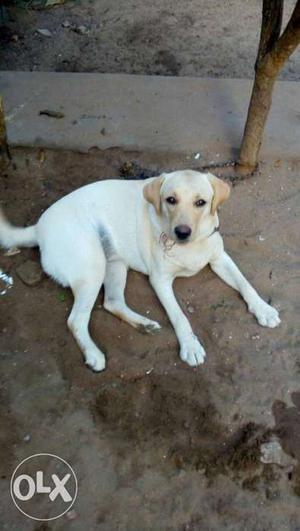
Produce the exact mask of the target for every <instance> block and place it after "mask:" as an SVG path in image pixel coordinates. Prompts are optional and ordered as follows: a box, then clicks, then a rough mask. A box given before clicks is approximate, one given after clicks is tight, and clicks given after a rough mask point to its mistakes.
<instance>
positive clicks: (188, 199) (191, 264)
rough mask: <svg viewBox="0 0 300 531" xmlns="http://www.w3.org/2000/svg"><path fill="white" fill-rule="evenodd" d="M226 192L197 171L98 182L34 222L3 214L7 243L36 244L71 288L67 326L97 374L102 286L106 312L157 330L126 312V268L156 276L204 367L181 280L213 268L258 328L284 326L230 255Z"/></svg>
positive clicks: (188, 350)
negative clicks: (177, 289) (181, 299)
mask: <svg viewBox="0 0 300 531" xmlns="http://www.w3.org/2000/svg"><path fill="white" fill-rule="evenodd" d="M229 192H230V188H229V186H228V185H227V184H226V183H224V182H223V181H221V180H220V179H218V178H216V177H214V176H213V175H211V174H209V173H199V172H196V171H191V170H187V171H175V172H173V173H169V174H163V175H161V176H160V177H154V178H151V179H148V180H147V181H121V180H107V181H100V182H97V183H94V184H89V185H87V186H84V187H82V188H80V189H79V190H76V191H74V192H72V193H71V194H69V195H67V196H65V197H63V198H62V199H60V200H59V201H57V202H56V203H55V204H54V205H52V206H51V207H50V208H49V209H48V210H46V212H44V214H43V215H42V216H41V218H40V219H39V221H38V223H37V224H36V225H33V226H31V227H27V228H17V227H13V226H11V225H10V224H9V223H8V222H7V221H6V219H5V217H4V216H3V214H1V217H0V244H1V245H2V246H3V247H4V248H9V247H13V246H24V247H33V246H39V248H40V252H41V261H42V266H43V268H44V270H45V271H46V273H48V275H50V276H51V277H53V278H54V279H55V280H57V282H59V283H60V284H62V285H63V286H70V287H71V289H72V291H73V294H74V305H73V308H72V311H71V313H70V316H69V319H68V326H69V328H70V329H71V331H72V333H73V335H74V337H75V339H76V341H77V343H78V345H79V347H80V348H81V350H82V352H83V354H84V357H85V361H86V363H87V365H89V366H90V367H91V368H92V369H93V370H94V371H102V370H103V369H104V368H105V356H104V354H103V353H102V352H101V351H100V350H99V349H98V347H97V346H96V345H95V343H94V342H93V341H92V339H91V337H90V335H89V331H88V325H89V320H90V314H91V310H92V308H93V306H94V303H95V300H96V298H97V295H98V293H99V290H100V288H101V286H102V284H103V283H104V290H105V299H104V307H105V308H106V310H108V311H110V312H111V313H113V314H114V315H116V316H118V317H119V318H120V319H123V320H124V321H126V322H127V323H129V324H130V325H132V326H134V327H135V328H137V329H144V330H145V331H147V332H152V331H155V330H158V329H159V328H160V325H159V324H158V323H157V322H155V321H151V320H150V319H147V318H146V317H143V316H141V315H139V314H137V313H135V312H133V311H132V310H131V309H130V308H128V306H127V304H126V302H125V299H124V288H125V283H126V276H127V270H128V268H131V269H135V270H136V271H140V272H141V273H144V274H145V275H148V276H149V279H150V283H151V285H152V287H153V288H154V290H155V292H156V294H157V296H158V298H159V300H160V302H161V303H162V305H163V306H164V308H165V310H166V312H167V314H168V316H169V319H170V321H171V323H172V325H173V327H174V329H175V332H176V335H177V338H178V341H179V345H180V357H181V359H182V360H183V361H185V362H186V363H188V364H189V365H191V366H196V365H199V364H200V363H203V361H204V358H205V351H204V348H203V347H202V345H201V344H200V342H199V341H198V339H197V338H196V336H195V335H194V334H193V331H192V328H191V325H190V323H189V321H188V319H187V318H186V316H185V315H184V313H183V312H182V310H181V308H180V307H179V305H178V303H177V301H176V298H175V295H174V293H173V289H172V283H173V280H174V278H175V277H177V276H182V277H188V276H191V275H195V274H196V273H197V272H198V271H200V270H201V269H202V268H203V267H205V266H206V265H207V264H210V266H211V268H212V269H213V271H215V273H217V275H219V277H221V278H222V279H223V280H224V281H225V282H226V283H227V284H229V285H230V286H232V287H233V288H234V289H236V290H238V291H239V292H240V293H241V295H242V297H243V298H244V299H245V301H246V303H247V305H248V309H249V311H250V312H252V313H253V314H254V315H255V316H256V318H257V320H258V322H259V324H261V325H262V326H269V327H271V328H273V327H275V326H277V325H278V324H279V323H280V319H279V316H278V312H277V310H275V309H274V308H272V306H269V305H268V304H267V303H266V302H264V301H263V300H262V299H261V298H260V297H259V295H258V294H257V292H256V291H255V290H254V288H253V287H252V286H251V285H250V284H249V282H248V281H247V280H246V279H245V277H244V276H243V275H242V274H241V272H240V271H239V269H238V268H237V266H236V265H235V264H234V262H233V261H232V260H231V258H230V257H229V256H228V255H227V254H226V253H225V251H224V247H223V240H222V238H221V236H220V233H219V232H218V226H219V220H218V215H217V208H218V206H219V205H220V204H221V203H222V202H223V201H225V199H227V198H228V196H229Z"/></svg>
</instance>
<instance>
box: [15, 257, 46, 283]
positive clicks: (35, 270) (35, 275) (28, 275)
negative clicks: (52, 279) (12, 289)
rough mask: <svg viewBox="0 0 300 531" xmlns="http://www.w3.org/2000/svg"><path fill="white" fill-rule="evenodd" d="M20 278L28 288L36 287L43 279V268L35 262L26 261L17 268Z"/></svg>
mask: <svg viewBox="0 0 300 531" xmlns="http://www.w3.org/2000/svg"><path fill="white" fill-rule="evenodd" d="M16 273H17V275H18V277H19V278H20V279H21V280H22V282H24V284H26V286H36V284H38V283H39V282H41V280H42V278H43V271H42V269H41V266H40V265H39V264H38V263H37V262H34V261H33V260H26V262H23V264H21V265H19V266H18V267H17V268H16Z"/></svg>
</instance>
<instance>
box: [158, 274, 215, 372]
mask: <svg viewBox="0 0 300 531" xmlns="http://www.w3.org/2000/svg"><path fill="white" fill-rule="evenodd" d="M150 282H151V285H152V287H153V289H154V290H155V292H156V294H157V296H158V298H159V300H160V302H161V304H162V305H163V307H164V308H165V310H166V312H167V314H168V317H169V319H170V321H171V323H172V325H173V328H174V330H175V333H176V336H177V338H178V341H179V345H180V358H181V359H182V361H185V362H186V363H188V364H189V365H191V366H192V367H195V366H196V365H200V363H203V362H204V358H205V350H204V348H203V347H202V345H201V344H200V343H199V341H198V339H197V337H196V336H195V335H194V333H193V330H192V327H191V325H190V323H189V321H188V319H187V317H186V316H185V315H184V313H183V311H182V310H181V308H180V306H179V304H178V302H177V300H176V298H175V295H174V292H173V288H172V282H173V278H172V277H170V276H168V275H162V276H161V275H158V274H155V275H151V276H150Z"/></svg>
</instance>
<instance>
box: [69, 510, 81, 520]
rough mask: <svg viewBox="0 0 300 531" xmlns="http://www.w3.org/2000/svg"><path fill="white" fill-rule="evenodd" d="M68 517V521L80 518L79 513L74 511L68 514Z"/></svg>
mask: <svg viewBox="0 0 300 531" xmlns="http://www.w3.org/2000/svg"><path fill="white" fill-rule="evenodd" d="M66 517H67V519H68V520H70V521H72V520H75V519H76V518H77V517H78V513H77V512H76V511H74V509H72V510H71V511H68V512H67V514H66Z"/></svg>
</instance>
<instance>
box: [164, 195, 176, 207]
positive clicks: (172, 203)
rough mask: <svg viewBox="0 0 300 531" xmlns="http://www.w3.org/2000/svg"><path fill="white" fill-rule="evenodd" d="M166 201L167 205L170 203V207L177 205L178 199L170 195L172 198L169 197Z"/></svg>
mask: <svg viewBox="0 0 300 531" xmlns="http://www.w3.org/2000/svg"><path fill="white" fill-rule="evenodd" d="M166 201H167V203H169V205H176V203H177V201H176V198H175V197H173V196H172V195H170V197H167V199H166Z"/></svg>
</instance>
